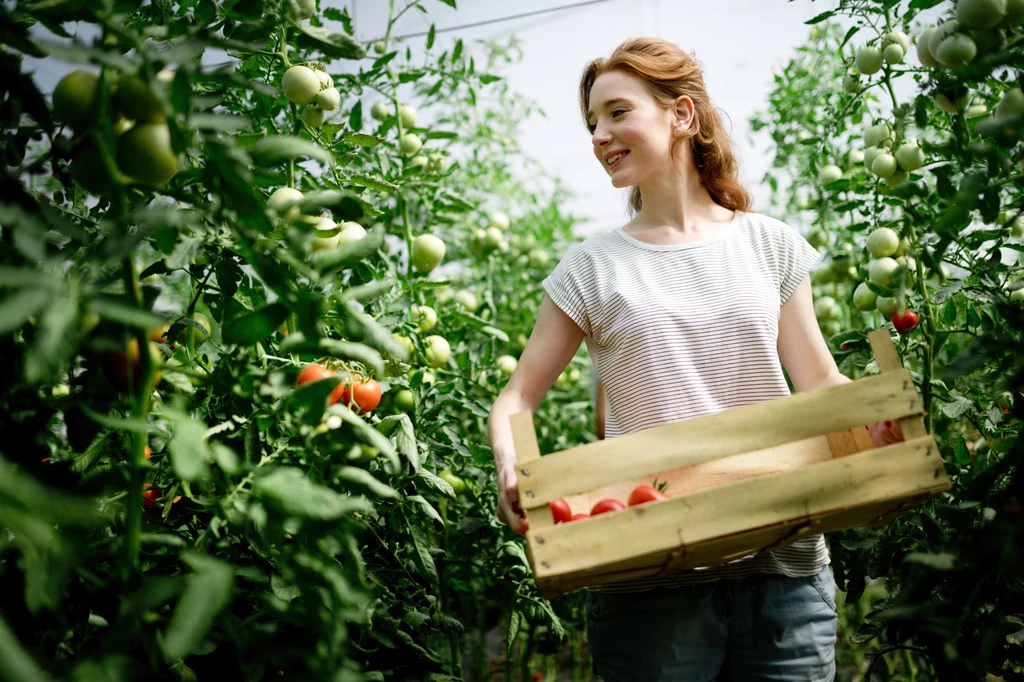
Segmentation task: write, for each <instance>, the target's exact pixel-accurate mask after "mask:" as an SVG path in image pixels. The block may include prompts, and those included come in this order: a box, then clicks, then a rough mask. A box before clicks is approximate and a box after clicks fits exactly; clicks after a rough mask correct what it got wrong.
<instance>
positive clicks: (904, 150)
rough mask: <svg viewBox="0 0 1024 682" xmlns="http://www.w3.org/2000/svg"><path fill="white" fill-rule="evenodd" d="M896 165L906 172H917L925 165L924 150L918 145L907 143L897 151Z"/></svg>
mask: <svg viewBox="0 0 1024 682" xmlns="http://www.w3.org/2000/svg"><path fill="white" fill-rule="evenodd" d="M896 163H898V164H899V165H900V168H902V169H903V170H905V171H908V172H909V171H916V170H917V169H918V168H920V167H921V166H923V165H924V150H922V149H921V148H920V147H918V146H917V144H916V143H912V142H909V141H908V142H905V143H903V144H902V145H900V148H899V149H897V150H896Z"/></svg>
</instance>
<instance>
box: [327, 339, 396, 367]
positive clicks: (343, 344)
mask: <svg viewBox="0 0 1024 682" xmlns="http://www.w3.org/2000/svg"><path fill="white" fill-rule="evenodd" d="M319 348H320V350H322V351H323V352H324V353H326V354H327V355H330V356H331V357H335V358H341V359H343V360H344V359H347V360H356V361H357V362H361V363H363V364H364V365H366V366H367V367H369V368H371V369H373V371H374V372H376V373H377V374H383V373H384V359H383V358H381V356H380V353H378V352H377V351H375V350H374V349H372V348H370V347H369V346H367V345H366V344H362V343H354V342H352V341H336V340H334V339H320V345H319Z"/></svg>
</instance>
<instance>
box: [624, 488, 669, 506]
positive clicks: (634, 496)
mask: <svg viewBox="0 0 1024 682" xmlns="http://www.w3.org/2000/svg"><path fill="white" fill-rule="evenodd" d="M667 499H668V495H666V494H665V493H663V492H661V491H660V490H658V489H657V488H655V487H654V486H650V485H640V486H637V487H636V488H633V492H631V493H630V494H629V506H630V507H635V506H637V505H638V504H644V503H645V502H654V501H655V500H667Z"/></svg>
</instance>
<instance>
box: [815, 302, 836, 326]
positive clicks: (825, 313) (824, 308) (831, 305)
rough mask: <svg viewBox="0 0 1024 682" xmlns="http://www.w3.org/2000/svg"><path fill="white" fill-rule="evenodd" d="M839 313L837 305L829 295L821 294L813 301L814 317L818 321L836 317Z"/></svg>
mask: <svg viewBox="0 0 1024 682" xmlns="http://www.w3.org/2000/svg"><path fill="white" fill-rule="evenodd" d="M840 314H841V311H840V310H839V306H838V305H837V304H836V300H835V299H834V298H832V297H831V296H822V297H820V298H818V299H817V300H815V301H814V317H816V318H817V319H818V321H819V322H824V321H826V320H835V319H838V318H839V316H840Z"/></svg>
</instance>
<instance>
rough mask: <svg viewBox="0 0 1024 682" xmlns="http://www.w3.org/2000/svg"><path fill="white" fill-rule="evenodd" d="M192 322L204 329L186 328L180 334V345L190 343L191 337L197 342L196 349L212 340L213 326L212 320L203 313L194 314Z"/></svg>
mask: <svg viewBox="0 0 1024 682" xmlns="http://www.w3.org/2000/svg"><path fill="white" fill-rule="evenodd" d="M192 321H193V322H195V323H196V324H198V325H199V326H200V327H202V329H196V328H195V327H185V328H184V329H182V330H181V331H180V332H178V343H179V344H181V345H183V346H184V345H185V344H187V343H188V337H189V335H191V336H192V338H193V339H194V340H195V347H196V348H199V346H201V345H203V344H204V343H206V340H207V339H208V338H210V334H212V333H213V325H212V324H210V319H209V318H208V317H206V315H203V314H202V313H194V314H193V315H192Z"/></svg>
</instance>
